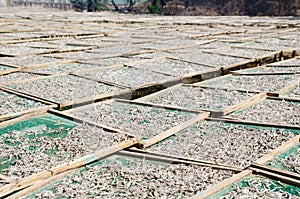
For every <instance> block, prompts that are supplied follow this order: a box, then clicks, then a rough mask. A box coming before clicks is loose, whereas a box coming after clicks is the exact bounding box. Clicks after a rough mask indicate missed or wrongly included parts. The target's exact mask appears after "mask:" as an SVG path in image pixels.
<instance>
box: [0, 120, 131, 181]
mask: <svg viewBox="0 0 300 199" xmlns="http://www.w3.org/2000/svg"><path fill="white" fill-rule="evenodd" d="M36 128H37V129H29V130H27V131H26V132H23V131H11V132H9V133H7V134H4V135H2V137H0V151H1V153H0V160H1V161H0V168H1V167H2V166H3V165H5V164H7V163H8V164H9V166H8V167H7V168H4V169H2V172H4V173H5V174H6V175H8V176H10V177H12V178H23V177H26V176H29V175H31V174H34V173H37V172H40V171H43V170H45V169H51V168H53V167H55V166H57V165H60V164H63V163H66V162H70V161H72V160H74V159H76V158H79V157H82V156H84V155H86V154H89V153H92V152H93V151H95V150H97V149H102V148H106V147H109V146H112V145H113V144H115V143H117V142H120V141H123V140H126V139H127V136H125V135H121V134H115V133H110V132H107V131H105V130H103V129H101V128H97V127H94V126H90V125H88V124H80V125H78V126H76V127H75V128H73V129H68V128H64V127H59V128H57V129H49V128H47V127H46V126H43V125H42V126H37V127H36ZM66 132H67V135H66V136H64V133H66ZM50 134H55V136H54V137H52V138H51V137H50V136H51V135H50ZM52 136H53V135H52Z"/></svg>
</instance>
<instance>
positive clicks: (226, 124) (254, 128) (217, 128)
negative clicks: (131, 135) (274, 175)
mask: <svg viewBox="0 0 300 199" xmlns="http://www.w3.org/2000/svg"><path fill="white" fill-rule="evenodd" d="M203 122H205V123H207V124H213V123H220V124H222V127H221V128H219V127H218V126H216V127H215V128H214V129H213V130H215V131H216V132H218V131H227V130H228V127H230V126H231V125H233V126H242V127H243V128H245V129H249V130H257V129H262V128H263V129H276V130H277V129H280V128H274V127H262V126H257V125H248V124H235V123H227V122H214V121H203ZM189 129H192V131H193V132H197V131H198V130H199V129H198V124H195V125H193V126H191V127H189V128H188V129H185V130H182V131H180V132H179V133H181V134H183V135H185V134H188V133H189V132H190V131H189ZM284 131H285V132H291V133H293V134H295V135H298V134H300V130H296V129H284ZM175 137H176V134H175V135H172V136H170V137H168V138H166V139H164V140H162V141H161V142H159V143H157V144H155V145H153V146H152V147H158V146H164V145H166V144H168V142H170V141H171V140H173V139H174V138H175Z"/></svg>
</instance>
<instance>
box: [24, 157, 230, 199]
mask: <svg viewBox="0 0 300 199" xmlns="http://www.w3.org/2000/svg"><path fill="white" fill-rule="evenodd" d="M232 174H233V173H232V172H231V171H222V170H213V169H211V168H209V167H200V166H194V165H189V166H185V165H170V166H166V165H160V164H155V163H151V162H150V161H147V160H141V159H135V160H134V159H132V160H129V159H127V161H126V166H123V165H122V163H120V162H118V161H116V160H112V162H110V163H109V164H108V165H101V164H98V165H96V166H94V167H88V168H87V170H86V171H83V172H77V173H73V174H71V175H69V176H67V177H65V178H63V179H62V180H61V181H58V182H57V183H54V184H51V185H49V186H47V188H46V189H44V190H41V191H38V192H36V193H34V194H32V195H31V196H29V197H27V198H45V197H47V198H60V197H61V198H69V197H71V198H95V197H101V198H158V197H159V198H185V197H188V196H192V195H194V194H196V193H197V192H200V191H202V190H205V189H206V188H208V187H209V186H211V185H213V184H216V183H218V182H219V181H221V180H223V179H225V178H228V177H230V176H232Z"/></svg>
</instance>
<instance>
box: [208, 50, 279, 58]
mask: <svg viewBox="0 0 300 199" xmlns="http://www.w3.org/2000/svg"><path fill="white" fill-rule="evenodd" d="M212 52H213V53H222V54H225V55H231V56H242V57H246V58H253V59H254V58H257V57H262V56H266V55H268V54H270V53H271V52H272V51H271V50H269V51H268V50H258V49H246V48H233V47H230V48H220V49H215V50H213V51H212ZM273 52H274V51H273Z"/></svg>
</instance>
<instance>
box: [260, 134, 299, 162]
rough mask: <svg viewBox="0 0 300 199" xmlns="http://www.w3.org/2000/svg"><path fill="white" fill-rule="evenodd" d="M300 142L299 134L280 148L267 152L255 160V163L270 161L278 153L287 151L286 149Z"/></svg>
mask: <svg viewBox="0 0 300 199" xmlns="http://www.w3.org/2000/svg"><path fill="white" fill-rule="evenodd" d="M299 142H300V135H297V136H296V137H294V138H293V139H291V140H289V141H287V142H284V143H283V144H282V145H281V146H279V147H278V148H276V149H274V150H272V151H271V152H269V153H268V154H266V155H264V156H263V157H261V158H259V159H258V160H256V161H255V163H257V164H265V163H266V162H267V161H269V160H271V159H273V158H274V157H276V156H277V155H279V154H281V153H283V152H285V151H286V150H288V149H289V148H291V147H293V146H294V145H295V144H297V143H299Z"/></svg>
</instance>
